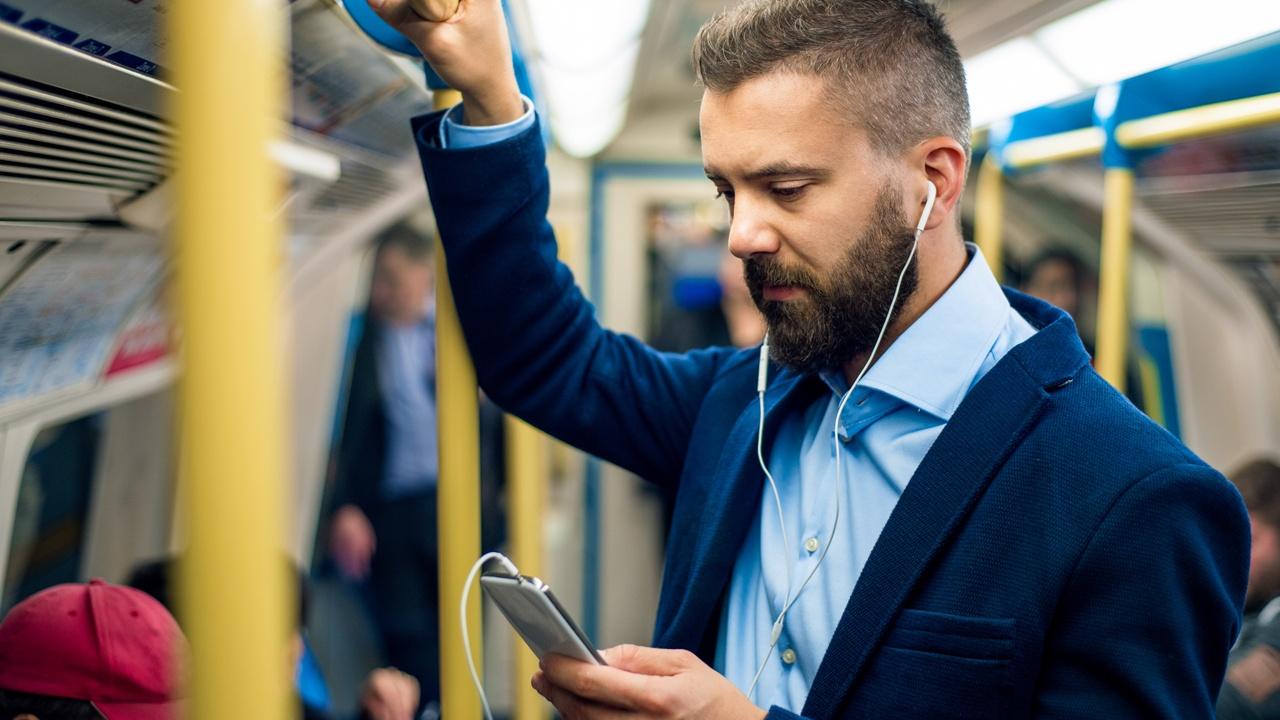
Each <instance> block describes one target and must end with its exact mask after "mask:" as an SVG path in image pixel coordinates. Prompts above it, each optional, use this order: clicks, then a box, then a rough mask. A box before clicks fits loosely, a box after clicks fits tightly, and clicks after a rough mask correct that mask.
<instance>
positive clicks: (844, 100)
mask: <svg viewBox="0 0 1280 720" xmlns="http://www.w3.org/2000/svg"><path fill="white" fill-rule="evenodd" d="M693 67H694V72H695V73H696V74H697V76H698V80H699V81H700V82H701V83H702V84H703V85H704V86H706V87H707V88H708V89H710V90H713V91H716V92H728V91H730V90H732V89H734V88H735V87H737V86H738V85H740V84H741V83H743V82H745V81H747V80H750V79H753V78H756V77H760V76H762V75H765V74H768V73H771V72H775V71H784V72H794V73H805V74H812V75H817V76H819V77H821V78H824V79H826V80H827V81H828V82H829V83H830V84H831V86H832V90H833V92H832V93H831V95H832V98H833V99H834V100H835V108H836V110H837V111H839V112H843V113H848V114H849V115H850V116H851V117H852V118H853V119H854V120H855V121H857V122H858V123H860V124H861V125H862V126H863V127H864V128H865V129H866V131H867V133H868V136H869V137H870V139H871V142H872V145H873V147H876V148H877V149H878V150H880V151H882V152H883V153H884V154H886V155H887V154H891V153H894V152H902V151H905V150H906V149H908V148H910V147H911V146H913V145H915V144H916V143H918V142H921V141H922V140H926V139H928V138H930V137H936V136H938V135H946V136H948V137H951V138H954V139H955V140H956V141H957V142H959V143H960V144H961V146H963V147H964V149H965V153H966V155H967V154H968V153H969V135H970V131H971V130H970V126H969V95H968V92H967V91H966V90H965V79H964V64H963V63H962V62H961V60H960V52H959V51H958V50H957V49H956V44H955V41H954V40H952V39H951V35H950V34H949V33H948V32H947V28H946V24H945V23H944V21H943V18H942V15H941V14H940V13H939V12H938V11H937V9H936V8H934V7H933V6H932V5H931V4H929V3H927V2H922V1H921V0H752V1H751V2H747V3H744V4H742V5H738V6H736V7H732V8H728V9H726V10H723V11H721V12H720V13H719V14H717V15H716V16H714V17H713V18H711V19H710V20H708V21H707V23H706V24H705V25H703V26H702V28H701V29H700V30H699V31H698V34H697V37H696V38H695V39H694V41H693Z"/></svg>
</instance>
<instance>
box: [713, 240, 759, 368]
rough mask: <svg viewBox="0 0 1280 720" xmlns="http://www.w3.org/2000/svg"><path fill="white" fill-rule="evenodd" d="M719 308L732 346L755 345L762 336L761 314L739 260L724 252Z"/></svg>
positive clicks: (721, 264)
mask: <svg viewBox="0 0 1280 720" xmlns="http://www.w3.org/2000/svg"><path fill="white" fill-rule="evenodd" d="M718 278H719V280H720V291H721V292H720V310H721V311H722V312H723V313H724V321H725V324H727V325H728V326H729V342H731V343H733V346H734V347H738V348H748V347H755V346H757V345H759V344H760V342H761V341H762V340H764V330H765V327H764V315H761V314H760V308H758V307H756V303H755V301H754V300H752V299H751V290H750V289H748V288H747V279H746V278H745V277H743V275H742V261H741V260H739V259H738V258H736V257H734V256H733V254H732V253H728V252H726V253H725V254H724V257H723V258H722V259H721V262H720V272H719V273H718Z"/></svg>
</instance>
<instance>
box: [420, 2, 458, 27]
mask: <svg viewBox="0 0 1280 720" xmlns="http://www.w3.org/2000/svg"><path fill="white" fill-rule="evenodd" d="M409 7H410V8H411V9H412V10H413V12H414V13H415V14H416V15H417V16H418V17H420V18H422V19H423V20H429V21H431V22H444V21H445V20H448V19H449V18H451V17H453V14H454V13H456V12H457V11H458V0H409Z"/></svg>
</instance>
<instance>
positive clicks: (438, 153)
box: [371, 0, 1249, 720]
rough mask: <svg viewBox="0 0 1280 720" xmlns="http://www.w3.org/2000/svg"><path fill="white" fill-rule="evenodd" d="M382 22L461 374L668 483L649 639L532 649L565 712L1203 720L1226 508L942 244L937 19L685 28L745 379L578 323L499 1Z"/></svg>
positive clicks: (910, 6) (1216, 651)
mask: <svg viewBox="0 0 1280 720" xmlns="http://www.w3.org/2000/svg"><path fill="white" fill-rule="evenodd" d="M371 2H372V4H374V5H375V6H376V7H377V10H378V12H379V13H380V14H381V15H382V17H383V18H384V19H386V20H387V21H388V22H390V23H391V24H392V25H394V26H395V27H397V28H398V29H399V30H400V31H401V32H403V33H404V34H405V35H406V36H407V37H409V38H410V39H411V40H413V42H414V43H415V44H416V45H417V46H418V47H419V48H420V49H421V50H422V52H423V54H424V56H425V57H426V58H427V59H428V60H429V61H430V62H431V64H432V66H433V67H434V68H435V69H436V71H437V72H438V73H439V74H440V75H441V76H442V77H443V78H444V79H445V80H446V81H447V82H449V83H450V84H451V85H452V86H453V87H455V88H457V89H458V90H460V91H461V92H462V95H463V103H462V105H461V106H459V107H457V108H454V109H453V110H451V111H448V112H443V113H436V114H432V115H428V116H424V117H421V118H417V119H415V120H414V122H413V130H414V133H415V135H416V137H417V141H418V145H419V149H420V154H421V157H422V164H423V169H424V171H425V174H426V178H427V184H428V187H429V190H430V193H431V201H432V207H433V208H434V209H435V213H436V218H437V221H438V223H439V227H440V233H441V236H442V237H443V240H444V243H445V249H446V255H447V259H448V267H449V273H450V275H451V276H452V277H454V278H457V280H456V281H455V284H454V293H455V295H456V300H457V307H458V312H459V315H460V316H461V318H462V323H463V326H464V329H465V331H466V336H467V342H468V346H469V347H470V350H471V352H472V355H473V357H474V359H475V364H476V371H477V374H478V376H479V379H480V383H481V385H482V386H483V387H484V389H485V390H486V392H488V393H489V395H490V396H491V397H492V398H493V399H494V400H495V401H497V402H498V403H499V404H500V405H502V406H503V407H505V408H506V409H508V410H510V411H512V412H514V413H515V414H517V415H519V416H521V417H523V418H524V419H526V420H528V421H529V422H531V423H532V424H534V425H536V426H538V427H541V428H543V429H544V430H546V431H548V432H550V433H552V434H554V435H556V436H558V437H560V438H562V439H564V440H565V441H567V442H569V443H572V444H574V445H577V446H578V447H580V448H582V449H584V450H586V451H588V452H590V453H593V454H595V455H598V456H600V457H602V458H604V459H606V460H608V461H610V462H613V463H616V464H618V465H620V466H622V467H624V468H627V469H628V470H631V471H633V472H635V473H637V474H638V475H640V476H642V477H645V478H647V479H649V480H651V481H653V482H655V483H659V484H661V485H664V486H666V487H667V488H669V489H672V490H674V491H675V495H676V506H675V513H674V517H673V520H672V527H671V535H670V538H669V541H668V544H667V547H668V553H667V558H666V567H665V571H664V572H665V575H664V580H663V586H662V594H661V599H660V604H659V608H658V616H657V618H656V623H655V627H656V630H655V636H654V642H653V645H654V646H655V647H652V648H641V647H634V646H624V647H621V648H614V649H612V650H610V651H607V652H606V654H605V659H606V661H607V662H608V664H609V666H608V667H598V666H592V665H586V664H583V663H580V662H575V661H571V660H567V659H563V658H556V657H552V658H549V659H548V660H546V661H545V662H544V665H543V669H542V671H541V672H539V673H538V674H537V675H536V676H535V677H534V678H533V684H534V686H535V687H536V688H537V689H538V690H539V691H540V692H542V694H543V695H545V696H546V697H547V698H548V699H550V700H551V701H552V702H553V703H554V704H555V705H556V707H557V708H558V709H559V711H560V713H561V714H562V715H563V716H565V717H567V718H637V717H664V718H671V717H681V718H693V717H696V718H735V719H737V718H752V717H765V716H766V715H767V716H768V717H770V718H793V717H797V716H804V717H813V718H832V717H841V718H929V719H931V720H937V719H940V718H1005V717H1016V718H1020V717H1054V718H1085V717H1088V718H1100V717H1106V718H1150V717H1161V718H1172V717H1201V718H1207V717H1211V716H1212V713H1213V705H1214V698H1215V696H1216V695H1217V693H1218V689H1219V686H1220V684H1221V682H1222V676H1223V669H1224V666H1225V661H1226V657H1227V652H1228V650H1229V648H1230V647H1231V643H1232V640H1233V639H1234V638H1235V635H1236V632H1237V629H1238V628H1239V624H1240V609H1241V603H1242V601H1243V597H1244V590H1245V583H1246V578H1247V575H1248V560H1249V550H1248V548H1249V522H1248V516H1247V514H1246V512H1245V509H1244V506H1243V504H1242V503H1241V500H1240V497H1239V495H1238V494H1237V493H1236V492H1235V491H1234V490H1233V489H1232V488H1231V486H1230V485H1229V484H1228V483H1227V482H1226V480H1225V479H1224V478H1222V476H1221V475H1219V474H1218V473H1217V472H1215V471H1214V470H1212V469H1210V468H1209V467H1207V466H1206V465H1205V464H1204V463H1203V462H1201V461H1200V460H1199V459H1198V458H1196V457H1195V456H1194V455H1193V454H1192V453H1191V452H1190V451H1189V450H1187V449H1186V448H1185V447H1183V445H1182V444H1181V443H1179V442H1178V440H1177V439H1175V438H1174V437H1172V436H1170V435H1169V434H1168V433H1166V432H1164V431H1163V430H1162V429H1161V428H1159V427H1158V426H1156V425H1155V424H1154V423H1152V422H1151V421H1150V420H1148V419H1147V418H1146V417H1144V416H1143V415H1142V414H1141V413H1140V412H1139V411H1138V410H1136V409H1135V408H1134V407H1133V406H1132V405H1130V404H1129V403H1128V402H1127V401H1126V400H1125V399H1124V398H1123V397H1122V396H1121V395H1119V394H1118V393H1116V392H1115V391H1114V390H1113V389H1112V388H1111V387H1110V386H1108V385H1107V384H1106V383H1105V382H1104V381H1103V380H1101V379H1100V378H1099V377H1098V375H1096V374H1095V373H1094V372H1093V370H1092V369H1091V368H1090V366H1089V358H1088V356H1087V354H1086V353H1085V351H1084V349H1083V347H1081V344H1080V341H1079V339H1078V336H1077V334H1076V330H1075V328H1074V326H1073V325H1072V322H1071V320H1070V318H1069V317H1068V316H1066V315H1065V314H1064V313H1062V312H1061V311H1059V310H1056V309H1054V308H1053V307H1051V306H1049V305H1047V304H1045V303H1043V302H1040V301H1037V300H1034V299H1032V298H1030V297H1027V296H1025V295H1022V294H1019V293H1017V292H1014V291H1011V290H1002V289H1001V288H1000V286H999V285H998V284H997V283H996V281H995V279H994V278H993V277H992V275H991V273H990V272H989V270H988V269H987V266H986V261H985V260H984V259H983V258H982V256H981V253H980V252H978V250H977V249H976V248H975V247H974V246H972V245H968V244H966V243H965V242H964V241H963V239H962V237H961V233H960V197H961V193H962V191H963V189H964V183H965V176H966V171H967V168H968V165H969V162H970V154H969V130H970V128H969V113H968V105H967V99H966V92H965V81H964V70H963V67H962V65H961V61H960V57H959V54H958V53H957V51H956V48H955V44H954V43H953V41H952V40H951V38H950V36H949V35H948V34H947V32H946V29H945V27H944V25H943V22H942V20H941V18H940V16H939V15H938V14H937V12H936V11H935V10H934V9H933V8H932V7H931V6H929V5H928V4H925V3H923V2H918V1H914V0H757V1H755V2H748V3H745V4H741V5H737V6H736V7H734V8H732V9H729V10H727V11H725V12H724V13H722V14H720V15H718V16H716V17H715V18H713V19H712V20H711V21H709V22H708V23H707V24H706V25H705V26H704V27H703V28H702V30H701V31H700V32H699V34H698V37H697V39H696V40H695V43H694V48H693V64H694V67H695V69H696V71H697V73H698V76H699V78H700V80H701V82H702V83H703V85H704V87H705V92H704V94H703V98H702V107H701V118H700V122H701V130H702V150H703V161H704V165H705V167H706V172H707V177H708V178H709V179H710V180H711V182H712V183H713V184H714V185H715V187H716V189H717V190H718V191H719V193H720V194H721V195H722V196H723V197H724V198H725V200H726V201H727V203H728V206H729V210H730V212H731V213H732V222H731V227H730V231H729V248H730V250H731V251H732V252H733V253H734V254H735V255H736V256H738V257H739V258H741V259H742V261H743V263H744V266H745V272H746V278H747V281H748V284H749V287H750V289H751V292H752V295H753V297H754V299H755V301H756V303H757V304H758V305H759V306H760V308H761V310H762V311H763V312H764V315H765V317H766V319H767V321H768V329H769V337H768V340H767V343H766V345H767V353H768V355H769V357H770V358H771V362H769V363H768V367H767V368H764V369H761V368H759V367H758V360H759V359H760V358H761V356H762V354H763V353H761V352H760V351H759V350H756V349H751V350H742V351H736V350H732V349H728V348H711V349H708V350H703V351H697V352H692V353H688V354H683V355H675V354H664V353H659V352H656V351H654V350H652V349H650V348H648V347H646V346H645V345H644V344H643V343H641V342H639V341H637V340H636V339H634V338H630V337H626V336H623V335H619V334H615V333H612V332H609V331H608V330H606V329H604V328H602V327H601V326H600V325H599V324H598V323H597V322H596V319H595V316H594V313H593V311H592V308H591V306H590V305H589V304H588V303H587V301H586V300H585V299H584V298H583V296H582V294H581V292H580V291H579V290H578V289H577V288H576V287H575V285H574V282H573V278H572V277H571V275H570V273H569V270H568V269H567V268H566V267H565V266H564V265H562V264H560V263H559V262H557V260H556V249H555V240H554V238H553V236H552V232H551V228H550V226H549V225H548V224H547V222H546V220H545V213H546V210H547V203H548V178H547V172H546V169H545V166H544V158H545V154H544V148H543V146H542V141H541V135H540V133H539V130H538V126H537V122H538V121H537V118H536V117H535V116H534V113H533V111H532V110H531V106H530V103H528V101H527V100H523V99H522V98H521V97H520V96H519V94H518V91H517V89H516V82H515V78H514V74H513V72H512V70H511V63H510V50H509V45H508V40H507V36H506V29H505V28H506V26H505V24H504V21H503V18H502V13H501V6H500V3H499V0H463V2H462V5H461V7H460V9H459V11H458V12H457V14H455V15H454V16H453V17H452V18H450V19H449V20H448V21H447V22H444V23H430V22H426V21H424V20H422V19H421V18H420V17H418V16H416V15H415V14H414V13H413V11H412V10H411V9H410V7H409V5H408V0H371Z"/></svg>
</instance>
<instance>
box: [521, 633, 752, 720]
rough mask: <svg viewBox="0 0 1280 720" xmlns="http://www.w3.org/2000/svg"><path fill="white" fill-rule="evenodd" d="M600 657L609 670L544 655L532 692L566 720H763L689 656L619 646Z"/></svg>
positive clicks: (742, 698) (721, 679) (726, 683)
mask: <svg viewBox="0 0 1280 720" xmlns="http://www.w3.org/2000/svg"><path fill="white" fill-rule="evenodd" d="M601 655H602V656H603V657H604V661H605V662H606V663H608V666H598V665H591V664H588V663H584V662H581V661H578V660H570V659H569V658H566V657H562V656H559V655H548V656H547V657H546V658H545V659H544V660H543V662H542V670H541V671H539V672H538V673H536V674H535V675H534V676H533V682H532V684H533V689H535V690H537V691H538V692H539V693H541V694H542V696H543V697H545V698H546V699H547V700H550V701H551V704H553V705H555V706H556V709H557V710H559V711H560V714H561V715H562V716H563V717H564V718H565V719H566V720H579V719H581V718H585V719H591V720H594V719H597V718H599V719H602V720H613V719H614V718H668V719H676V718H680V719H683V718H698V719H699V720H721V719H723V720H744V719H745V720H750V719H753V718H763V717H764V716H765V711H764V710H761V709H760V708H758V707H756V706H755V705H752V704H751V701H750V700H748V699H747V697H746V696H745V695H743V694H742V693H741V692H739V691H738V689H737V688H736V687H734V686H733V684H732V683H730V682H729V681H728V679H726V678H725V677H724V676H723V675H721V674H719V673H717V672H716V671H715V670H712V669H711V668H710V667H708V666H707V664H706V663H704V662H702V661H701V660H699V659H698V657H697V656H696V655H694V654H693V653H690V652H688V651H685V650H658V649H656V648H648V647H638V646H635V645H619V646H618V647H615V648H610V649H608V650H605V651H604V652H603V653H601Z"/></svg>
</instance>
